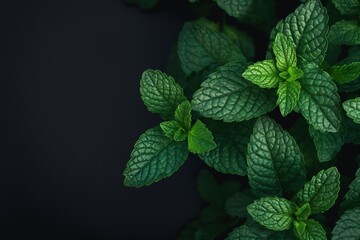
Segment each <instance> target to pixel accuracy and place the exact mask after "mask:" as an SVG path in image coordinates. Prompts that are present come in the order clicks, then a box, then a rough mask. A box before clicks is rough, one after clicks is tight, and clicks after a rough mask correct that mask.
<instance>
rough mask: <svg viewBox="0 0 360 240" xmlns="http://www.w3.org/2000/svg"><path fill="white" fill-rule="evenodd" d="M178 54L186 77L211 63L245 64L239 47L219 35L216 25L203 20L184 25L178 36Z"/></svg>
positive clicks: (227, 38)
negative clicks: (237, 61) (241, 62)
mask: <svg viewBox="0 0 360 240" xmlns="http://www.w3.org/2000/svg"><path fill="white" fill-rule="evenodd" d="M178 54H179V58H180V61H181V64H182V68H183V70H184V72H185V73H186V74H187V75H189V74H190V73H192V72H198V71H200V70H201V69H203V68H204V67H206V66H208V65H210V64H212V63H220V64H225V63H228V62H230V61H236V60H240V61H243V62H246V59H245V57H244V56H243V54H242V53H241V50H240V48H239V46H237V45H235V43H234V42H233V41H232V40H231V39H230V38H229V37H228V36H226V35H225V34H223V33H220V32H219V31H218V27H217V25H215V24H214V23H211V22H209V21H205V20H203V21H193V22H187V23H185V24H184V27H183V29H182V30H181V32H180V35H179V42H178Z"/></svg>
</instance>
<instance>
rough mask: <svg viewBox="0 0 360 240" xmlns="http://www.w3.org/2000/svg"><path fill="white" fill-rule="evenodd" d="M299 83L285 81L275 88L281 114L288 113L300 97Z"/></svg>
mask: <svg viewBox="0 0 360 240" xmlns="http://www.w3.org/2000/svg"><path fill="white" fill-rule="evenodd" d="M300 90H301V85H300V83H299V82H297V81H292V82H289V81H285V82H281V83H280V84H279V88H278V90H277V95H278V100H277V104H278V105H279V108H280V112H281V115H283V116H286V115H288V114H289V113H290V112H291V111H292V110H293V109H294V107H295V106H296V104H297V102H298V100H299V98H300Z"/></svg>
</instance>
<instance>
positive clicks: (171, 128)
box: [160, 121, 186, 140]
mask: <svg viewBox="0 0 360 240" xmlns="http://www.w3.org/2000/svg"><path fill="white" fill-rule="evenodd" d="M160 127H161V129H162V130H163V132H164V134H165V136H167V137H168V138H170V139H174V136H175V134H177V132H178V131H181V126H180V125H179V123H178V122H176V121H166V122H162V123H160ZM184 134H185V132H184ZM185 138H186V134H185ZM185 138H184V139H185ZM174 140H175V139H174Z"/></svg>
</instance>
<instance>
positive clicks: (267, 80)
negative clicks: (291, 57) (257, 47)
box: [242, 60, 280, 88]
mask: <svg viewBox="0 0 360 240" xmlns="http://www.w3.org/2000/svg"><path fill="white" fill-rule="evenodd" d="M242 76H243V77H244V78H245V79H247V80H249V81H250V82H252V83H254V84H256V85H258V86H259V87H261V88H274V87H276V86H277V84H278V82H279V81H280V77H279V72H278V70H277V68H276V66H275V63H274V61H273V60H264V61H261V62H257V63H254V64H253V65H250V66H248V68H247V69H246V71H245V72H244V73H243V74H242Z"/></svg>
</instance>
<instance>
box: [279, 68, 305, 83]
mask: <svg viewBox="0 0 360 240" xmlns="http://www.w3.org/2000/svg"><path fill="white" fill-rule="evenodd" d="M302 75H303V71H301V69H299V68H297V67H295V66H291V67H289V68H288V69H287V70H286V71H283V72H281V73H279V76H280V77H281V78H283V79H285V80H287V81H288V82H293V81H295V80H296V79H299V78H301V77H302Z"/></svg>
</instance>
